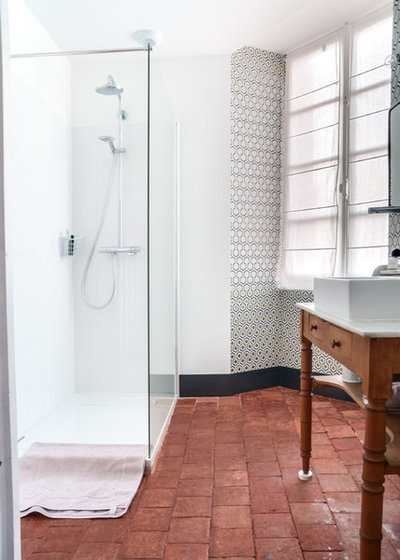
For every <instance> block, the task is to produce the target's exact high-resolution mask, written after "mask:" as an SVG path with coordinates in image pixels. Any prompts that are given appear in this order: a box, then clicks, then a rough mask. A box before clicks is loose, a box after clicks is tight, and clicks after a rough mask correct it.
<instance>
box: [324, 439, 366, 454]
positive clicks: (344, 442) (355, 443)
mask: <svg viewBox="0 0 400 560" xmlns="http://www.w3.org/2000/svg"><path fill="white" fill-rule="evenodd" d="M330 442H331V444H332V445H333V447H334V448H335V449H336V451H344V450H348V449H351V450H357V449H362V443H361V441H360V440H359V439H358V438H357V437H347V438H332V439H331V440H330Z"/></svg>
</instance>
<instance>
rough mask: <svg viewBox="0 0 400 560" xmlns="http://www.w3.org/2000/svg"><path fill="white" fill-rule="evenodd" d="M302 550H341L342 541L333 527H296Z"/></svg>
mask: <svg viewBox="0 0 400 560" xmlns="http://www.w3.org/2000/svg"><path fill="white" fill-rule="evenodd" d="M297 534H298V537H299V541H300V546H301V549H302V550H324V549H325V550H328V551H330V550H343V548H344V547H343V541H342V540H341V537H340V534H339V531H338V530H337V528H336V527H335V525H298V527H297Z"/></svg>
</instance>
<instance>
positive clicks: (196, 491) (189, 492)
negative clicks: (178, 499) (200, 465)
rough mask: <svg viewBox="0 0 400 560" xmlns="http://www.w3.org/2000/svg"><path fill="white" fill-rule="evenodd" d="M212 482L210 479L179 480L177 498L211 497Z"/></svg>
mask: <svg viewBox="0 0 400 560" xmlns="http://www.w3.org/2000/svg"><path fill="white" fill-rule="evenodd" d="M213 486H214V480H213V479H212V478H203V479H190V478H188V479H185V480H180V482H179V484H178V489H177V493H176V494H177V496H212V493H213Z"/></svg>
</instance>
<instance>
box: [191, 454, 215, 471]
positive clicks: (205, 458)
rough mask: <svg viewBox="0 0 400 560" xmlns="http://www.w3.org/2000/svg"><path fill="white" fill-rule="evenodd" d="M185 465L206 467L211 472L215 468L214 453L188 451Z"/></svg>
mask: <svg viewBox="0 0 400 560" xmlns="http://www.w3.org/2000/svg"><path fill="white" fill-rule="evenodd" d="M184 463H185V464H187V463H191V464H202V465H206V466H207V467H208V468H209V469H210V471H212V468H213V466H214V451H204V450H203V451H201V450H200V451H193V450H191V451H187V452H186V453H185V457H184Z"/></svg>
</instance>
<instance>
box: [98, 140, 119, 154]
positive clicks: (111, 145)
mask: <svg viewBox="0 0 400 560" xmlns="http://www.w3.org/2000/svg"><path fill="white" fill-rule="evenodd" d="M99 140H101V141H102V142H107V144H108V145H109V146H110V150H111V152H112V153H113V154H115V146H114V140H115V138H113V137H112V136H99Z"/></svg>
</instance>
